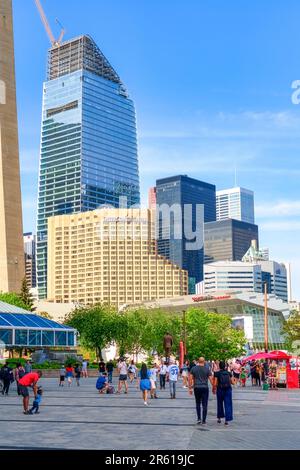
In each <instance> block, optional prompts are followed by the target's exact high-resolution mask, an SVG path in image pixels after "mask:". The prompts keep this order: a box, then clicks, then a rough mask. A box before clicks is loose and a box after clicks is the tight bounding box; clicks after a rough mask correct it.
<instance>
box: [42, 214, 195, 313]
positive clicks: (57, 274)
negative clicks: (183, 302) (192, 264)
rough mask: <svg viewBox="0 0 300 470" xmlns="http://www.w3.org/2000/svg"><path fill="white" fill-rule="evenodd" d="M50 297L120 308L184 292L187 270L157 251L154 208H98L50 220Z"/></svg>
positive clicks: (49, 298) (186, 285)
mask: <svg viewBox="0 0 300 470" xmlns="http://www.w3.org/2000/svg"><path fill="white" fill-rule="evenodd" d="M48 260H49V262H48V300H50V301H54V302H61V303H69V302H79V303H80V304H83V305H91V304H95V303H98V302H108V303H110V304H112V305H115V306H116V307H118V308H120V307H122V306H124V305H131V304H135V303H141V302H144V301H150V300H156V299H163V298H168V297H176V296H181V295H185V294H187V292H188V274H187V271H185V270H183V269H181V268H179V267H178V266H177V265H175V264H174V263H172V262H171V261H169V260H168V259H166V258H165V257H163V256H161V255H159V254H158V253H157V244H156V240H155V213H154V211H151V210H148V209H106V208H102V209H97V210H95V211H90V212H84V213H79V214H72V215H61V216H55V217H51V218H49V219H48Z"/></svg>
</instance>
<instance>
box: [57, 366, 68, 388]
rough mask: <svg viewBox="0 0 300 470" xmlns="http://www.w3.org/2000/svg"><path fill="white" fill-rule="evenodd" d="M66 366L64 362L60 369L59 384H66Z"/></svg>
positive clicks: (61, 385)
mask: <svg viewBox="0 0 300 470" xmlns="http://www.w3.org/2000/svg"><path fill="white" fill-rule="evenodd" d="M66 373H67V372H66V368H65V366H64V364H62V366H61V368H60V371H59V386H60V387H63V386H64V384H65V377H66Z"/></svg>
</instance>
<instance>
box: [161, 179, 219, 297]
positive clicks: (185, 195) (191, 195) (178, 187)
mask: <svg viewBox="0 0 300 470" xmlns="http://www.w3.org/2000/svg"><path fill="white" fill-rule="evenodd" d="M156 201H157V205H158V206H159V208H160V210H159V213H158V214H157V224H158V252H159V253H160V254H161V255H163V256H165V257H166V258H168V259H170V260H171V261H172V262H173V263H175V264H177V265H178V266H180V267H181V268H182V269H185V270H187V271H188V273H189V291H190V293H194V292H195V284H197V283H198V282H201V281H202V280H203V261H204V251H203V222H204V221H205V222H210V221H214V220H216V187H215V186H214V185H212V184H209V183H204V182H203V181H199V180H196V179H194V178H189V177H188V176H183V175H179V176H173V177H170V178H164V179H160V180H158V181H157V182H156ZM163 206H165V207H166V208H169V209H174V210H175V212H177V211H178V209H179V211H180V210H181V218H180V220H176V221H175V219H174V217H173V216H172V215H171V217H170V220H169V224H165V222H166V221H164V222H163V220H162V216H163V213H162V209H163ZM185 206H190V207H191V208H192V211H191V213H190V214H189V213H188V210H185ZM197 206H202V208H203V214H202V220H201V221H198V223H200V224H201V227H198V229H199V230H201V236H202V240H201V247H200V248H198V249H197V250H194V249H192V250H191V249H187V243H189V241H190V240H189V239H188V237H187V236H186V234H187V231H186V228H187V227H186V225H187V223H188V224H189V225H190V229H192V231H195V230H196V222H197V220H196V208H197ZM174 214H175V213H174ZM174 216H175V215H174ZM178 229H179V230H180V229H181V231H182V237H181V238H180V237H179V236H176V234H175V232H177V231H178ZM165 232H168V233H165ZM169 233H170V236H169Z"/></svg>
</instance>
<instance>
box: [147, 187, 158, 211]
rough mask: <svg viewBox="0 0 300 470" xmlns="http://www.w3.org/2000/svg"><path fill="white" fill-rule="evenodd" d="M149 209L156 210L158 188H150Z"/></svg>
mask: <svg viewBox="0 0 300 470" xmlns="http://www.w3.org/2000/svg"><path fill="white" fill-rule="evenodd" d="M148 209H152V210H155V209H156V188H150V189H149V193H148Z"/></svg>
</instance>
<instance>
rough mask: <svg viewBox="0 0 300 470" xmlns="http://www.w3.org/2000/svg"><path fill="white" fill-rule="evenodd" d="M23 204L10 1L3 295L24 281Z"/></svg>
mask: <svg viewBox="0 0 300 470" xmlns="http://www.w3.org/2000/svg"><path fill="white" fill-rule="evenodd" d="M22 235H23V229H22V205H21V186H20V165H19V142H18V120H17V106H16V81H15V57H14V38H13V18H12V2H11V0H1V2H0V292H19V291H20V289H21V284H22V280H23V278H24V274H25V271H24V251H23V239H22Z"/></svg>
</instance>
